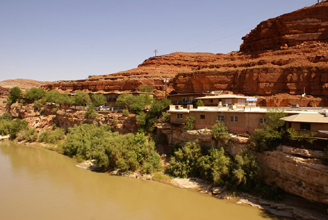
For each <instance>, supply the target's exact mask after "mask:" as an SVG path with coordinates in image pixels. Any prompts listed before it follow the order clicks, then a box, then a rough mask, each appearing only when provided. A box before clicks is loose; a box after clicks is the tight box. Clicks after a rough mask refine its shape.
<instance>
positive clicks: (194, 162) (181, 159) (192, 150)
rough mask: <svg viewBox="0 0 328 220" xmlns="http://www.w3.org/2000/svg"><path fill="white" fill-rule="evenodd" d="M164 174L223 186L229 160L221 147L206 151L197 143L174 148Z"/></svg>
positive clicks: (226, 176) (227, 173)
mask: <svg viewBox="0 0 328 220" xmlns="http://www.w3.org/2000/svg"><path fill="white" fill-rule="evenodd" d="M176 149H177V150H176V151H175V152H174V154H173V156H172V157H171V160H170V165H169V166H168V167H167V169H166V172H168V173H169V174H171V175H173V176H177V177H182V178H186V177H201V178H203V179H206V180H209V181H212V182H213V183H214V184H224V183H225V179H227V178H228V177H229V167H230V158H229V157H227V156H225V154H224V149H223V148H222V147H217V148H211V149H210V150H208V151H206V150H203V149H202V148H201V146H200V145H199V144H198V142H193V143H191V142H188V143H186V144H185V146H184V147H182V148H179V147H177V148H176Z"/></svg>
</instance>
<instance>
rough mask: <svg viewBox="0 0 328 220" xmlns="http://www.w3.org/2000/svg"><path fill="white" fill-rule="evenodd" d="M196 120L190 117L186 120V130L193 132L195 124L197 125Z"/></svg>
mask: <svg viewBox="0 0 328 220" xmlns="http://www.w3.org/2000/svg"><path fill="white" fill-rule="evenodd" d="M195 121H196V118H195V117H193V116H188V117H187V118H186V124H185V126H184V129H186V130H192V129H194V124H195Z"/></svg>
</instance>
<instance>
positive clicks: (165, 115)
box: [161, 112, 171, 122]
mask: <svg viewBox="0 0 328 220" xmlns="http://www.w3.org/2000/svg"><path fill="white" fill-rule="evenodd" d="M170 118H171V114H170V113H168V112H163V114H162V118H161V119H162V122H170Z"/></svg>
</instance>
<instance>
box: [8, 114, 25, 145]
mask: <svg viewBox="0 0 328 220" xmlns="http://www.w3.org/2000/svg"><path fill="white" fill-rule="evenodd" d="M27 124H28V122H27V121H26V120H22V119H15V120H13V121H11V123H10V130H9V134H10V139H11V140H14V139H15V138H16V135H17V133H18V132H19V131H21V130H24V129H26V128H27Z"/></svg>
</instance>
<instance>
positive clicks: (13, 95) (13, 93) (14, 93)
mask: <svg viewBox="0 0 328 220" xmlns="http://www.w3.org/2000/svg"><path fill="white" fill-rule="evenodd" d="M21 94H22V90H21V89H20V88H19V87H17V86H16V87H13V88H11V89H10V91H9V96H8V99H7V102H8V103H9V104H11V103H15V102H16V101H17V100H18V99H19V97H20V95H21Z"/></svg>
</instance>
